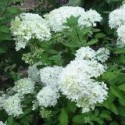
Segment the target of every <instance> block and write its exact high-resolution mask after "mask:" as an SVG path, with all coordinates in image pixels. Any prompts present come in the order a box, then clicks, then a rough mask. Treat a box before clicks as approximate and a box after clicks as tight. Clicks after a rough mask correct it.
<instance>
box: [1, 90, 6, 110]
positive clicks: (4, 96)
mask: <svg viewBox="0 0 125 125" xmlns="http://www.w3.org/2000/svg"><path fill="white" fill-rule="evenodd" d="M0 95H1V96H0V110H1V109H2V108H3V103H4V100H5V99H6V94H5V93H4V92H3V91H0Z"/></svg>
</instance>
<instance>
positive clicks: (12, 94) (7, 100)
mask: <svg viewBox="0 0 125 125" xmlns="http://www.w3.org/2000/svg"><path fill="white" fill-rule="evenodd" d="M34 89H35V83H34V82H33V81H32V80H31V79H30V78H23V79H20V80H18V81H16V82H15V86H14V87H13V88H10V89H8V92H6V94H5V93H1V95H2V96H0V110H1V109H3V110H5V111H6V112H7V114H8V115H12V116H14V117H18V116H19V115H21V114H23V110H22V104H21V102H22V101H23V99H24V95H25V94H32V93H33V92H34Z"/></svg>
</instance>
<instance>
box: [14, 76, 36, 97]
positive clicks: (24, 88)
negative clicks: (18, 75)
mask: <svg viewBox="0 0 125 125" xmlns="http://www.w3.org/2000/svg"><path fill="white" fill-rule="evenodd" d="M34 88H35V83H34V82H33V81H32V80H31V79H30V78H23V79H20V80H18V81H16V82H15V86H14V87H13V90H14V91H16V92H18V94H19V95H21V96H22V95H25V94H31V93H33V92H34Z"/></svg>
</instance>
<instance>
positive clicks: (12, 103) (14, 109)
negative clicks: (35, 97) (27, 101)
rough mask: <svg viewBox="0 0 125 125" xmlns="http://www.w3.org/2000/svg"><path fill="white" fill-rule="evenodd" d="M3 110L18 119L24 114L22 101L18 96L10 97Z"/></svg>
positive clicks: (5, 101)
mask: <svg viewBox="0 0 125 125" xmlns="http://www.w3.org/2000/svg"><path fill="white" fill-rule="evenodd" d="M3 109H4V110H5V111H6V112H7V114H8V115H12V116H14V117H18V116H19V115H21V114H23V110H22V106H21V99H20V97H19V95H18V94H16V95H13V96H9V97H8V98H7V99H5V100H4V103H3Z"/></svg>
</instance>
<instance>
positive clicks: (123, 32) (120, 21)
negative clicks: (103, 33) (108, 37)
mask: <svg viewBox="0 0 125 125" xmlns="http://www.w3.org/2000/svg"><path fill="white" fill-rule="evenodd" d="M109 26H110V28H112V29H113V28H114V29H117V35H118V40H117V45H118V46H119V47H125V7H124V5H123V6H122V7H120V8H118V9H116V10H114V11H112V12H111V13H110V15H109Z"/></svg>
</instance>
